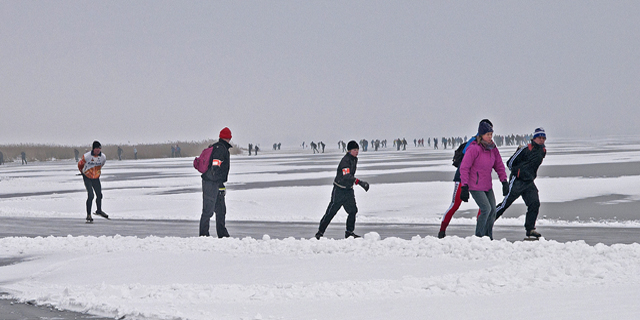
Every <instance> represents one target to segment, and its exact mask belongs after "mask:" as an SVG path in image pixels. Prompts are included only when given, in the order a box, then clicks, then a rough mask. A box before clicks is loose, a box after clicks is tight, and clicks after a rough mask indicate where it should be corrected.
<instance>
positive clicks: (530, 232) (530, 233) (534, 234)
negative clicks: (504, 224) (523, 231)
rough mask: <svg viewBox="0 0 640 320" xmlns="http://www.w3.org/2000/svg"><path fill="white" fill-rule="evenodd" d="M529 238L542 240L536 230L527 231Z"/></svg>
mask: <svg viewBox="0 0 640 320" xmlns="http://www.w3.org/2000/svg"><path fill="white" fill-rule="evenodd" d="M527 237H535V238H540V237H542V235H541V234H540V233H539V232H538V231H536V229H532V230H527Z"/></svg>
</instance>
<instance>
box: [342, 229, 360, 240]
mask: <svg viewBox="0 0 640 320" xmlns="http://www.w3.org/2000/svg"><path fill="white" fill-rule="evenodd" d="M349 237H353V238H360V236H359V235H357V234H355V233H353V231H345V232H344V238H345V239H346V238H349Z"/></svg>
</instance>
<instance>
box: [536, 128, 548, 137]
mask: <svg viewBox="0 0 640 320" xmlns="http://www.w3.org/2000/svg"><path fill="white" fill-rule="evenodd" d="M537 137H543V138H545V139H546V138H547V134H546V133H545V132H544V128H536V130H535V131H534V132H533V138H534V139H535V138H537Z"/></svg>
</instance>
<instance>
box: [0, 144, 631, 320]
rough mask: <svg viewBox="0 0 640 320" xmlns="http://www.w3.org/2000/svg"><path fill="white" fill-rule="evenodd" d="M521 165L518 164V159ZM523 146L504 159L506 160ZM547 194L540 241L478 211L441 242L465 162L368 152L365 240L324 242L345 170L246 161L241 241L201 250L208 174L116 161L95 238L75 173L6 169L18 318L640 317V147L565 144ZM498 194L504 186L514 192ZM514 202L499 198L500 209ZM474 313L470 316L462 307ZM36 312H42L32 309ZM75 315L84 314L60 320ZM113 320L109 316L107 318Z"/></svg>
mask: <svg viewBox="0 0 640 320" xmlns="http://www.w3.org/2000/svg"><path fill="white" fill-rule="evenodd" d="M510 149H511V150H510ZM513 150H515V147H503V148H501V153H502V155H503V156H504V159H505V160H506V159H507V158H508V157H509V156H510V154H511V153H512V152H513ZM548 150H549V152H548V154H547V158H546V159H545V161H544V163H543V165H542V167H541V170H540V176H539V178H538V180H537V185H538V188H539V189H540V198H541V201H542V206H541V214H540V219H539V221H538V230H539V231H540V232H541V233H542V234H543V235H545V236H547V237H548V239H552V240H541V241H539V242H523V241H519V240H521V239H522V237H523V235H524V230H523V227H522V224H523V221H524V217H523V214H524V205H523V204H522V203H521V202H517V203H516V204H514V206H512V208H510V209H509V210H508V211H507V213H506V214H505V215H506V218H505V219H500V220H498V222H497V224H496V227H495V229H494V236H495V237H496V241H489V240H488V239H486V238H476V237H474V236H470V235H471V234H472V233H473V229H474V224H475V221H474V219H473V216H474V215H475V212H476V211H477V208H475V204H474V203H473V201H471V202H470V203H465V204H463V206H462V207H461V211H459V212H458V213H457V214H456V216H455V217H454V220H452V222H451V224H450V226H449V228H448V229H447V234H448V236H447V237H446V238H445V239H437V238H435V237H434V236H435V235H436V234H437V229H438V225H439V221H440V216H441V215H442V213H443V212H444V210H446V209H447V207H448V205H449V201H450V197H451V193H452V191H453V190H452V189H453V182H452V181H451V179H452V177H453V172H454V167H452V166H451V165H450V162H451V161H450V158H451V155H452V152H453V151H452V150H430V149H422V148H421V149H418V148H410V150H407V151H404V152H397V151H379V152H363V153H361V154H360V156H359V159H360V160H359V166H358V172H357V176H358V177H360V178H361V179H364V180H367V181H369V182H370V183H371V190H370V191H369V192H367V193H365V192H364V191H363V190H361V189H359V188H357V189H356V199H357V201H358V206H359V213H358V223H357V224H356V232H358V233H360V234H363V235H364V237H363V238H362V239H346V240H345V239H341V233H342V231H343V230H344V229H343V228H344V220H345V216H346V215H345V214H344V213H343V212H340V213H338V215H337V216H336V219H334V221H333V222H332V224H331V225H330V227H329V229H328V230H327V234H326V235H327V237H326V238H323V239H321V240H320V241H317V240H315V239H309V238H310V237H312V235H313V233H314V232H315V229H316V227H317V223H318V221H319V219H320V217H321V216H322V214H323V213H324V210H325V208H326V206H327V204H328V202H329V197H330V192H331V181H332V179H333V176H334V173H335V169H336V166H337V163H338V161H339V159H340V158H341V156H342V154H341V153H339V152H337V151H335V152H331V153H327V154H322V155H313V154H310V152H303V151H301V150H286V151H282V152H279V153H274V152H264V153H263V154H261V155H260V156H258V157H247V156H235V157H233V158H232V165H231V173H230V176H229V183H228V185H227V186H228V190H229V191H228V196H227V207H228V214H227V217H228V220H229V223H228V226H229V231H230V233H231V235H232V237H233V238H230V239H216V238H199V237H195V235H196V232H197V220H198V219H199V215H200V210H201V192H200V178H199V175H198V174H197V172H196V171H195V170H194V169H193V168H192V167H191V161H192V158H180V159H155V160H140V161H131V160H129V161H108V162H107V164H106V166H105V168H104V169H103V177H102V179H101V180H102V185H103V190H104V196H105V198H104V204H103V206H104V209H105V211H107V212H108V213H110V214H111V216H112V217H113V220H111V221H106V220H101V219H97V220H96V221H95V222H94V224H92V225H87V224H85V223H84V216H85V213H84V201H85V197H86V194H85V191H84V187H83V184H82V180H81V178H80V177H78V176H76V175H75V174H76V171H77V169H76V167H75V163H73V161H52V162H41V163H33V164H31V163H30V164H29V165H28V166H20V165H16V164H11V165H8V166H2V167H0V191H1V193H0V225H2V230H0V292H2V293H3V296H2V297H4V298H11V299H15V300H17V301H20V302H29V303H30V304H34V305H38V306H43V307H39V308H37V309H36V308H35V307H28V306H26V305H24V304H19V306H14V305H11V304H10V303H7V302H6V301H5V302H3V303H0V311H2V312H3V315H4V312H5V310H6V311H7V312H10V313H11V314H9V313H7V314H9V315H8V316H7V317H8V319H23V318H24V317H27V316H33V317H35V318H43V319H47V317H49V318H52V317H53V318H56V319H75V318H78V319H79V318H94V317H96V318H97V317H104V318H109V319H122V318H123V319H139V320H151V319H153V320H156V319H171V320H175V319H185V320H186V319H193V320H200V319H202V320H204V319H207V320H209V319H338V318H345V317H346V318H349V319H363V320H364V319H391V320H394V319H402V320H405V319H427V318H438V319H469V318H476V319H492V320H496V319H498V320H499V319H505V320H506V319H509V320H510V319H516V318H517V319H521V320H522V319H526V320H528V319H531V320H537V319H540V318H548V319H603V320H604V319H607V320H608V319H611V318H615V319H636V318H637V315H638V314H639V313H640V307H639V305H638V304H637V299H638V297H639V296H638V292H640V245H639V244H638V243H637V238H638V235H639V234H640V232H639V231H640V229H639V227H640V222H639V221H638V214H637V213H638V212H639V210H638V209H639V208H640V207H639V204H638V200H640V186H639V184H638V180H639V179H638V178H639V176H640V143H638V142H637V141H625V142H622V141H619V140H618V141H616V140H610V141H599V142H598V143H593V142H592V143H589V144H587V143H576V142H570V141H564V142H562V141H561V142H556V143H550V144H549V145H548ZM498 187H499V185H498V182H497V180H496V181H495V186H494V188H498ZM500 200H501V199H498V201H500ZM460 306H465V307H464V308H460ZM25 308H27V309H26V310H25ZM51 308H53V309H62V310H66V311H74V312H77V313H69V312H53V311H49V310H50V309H51ZM101 319H102V318H101Z"/></svg>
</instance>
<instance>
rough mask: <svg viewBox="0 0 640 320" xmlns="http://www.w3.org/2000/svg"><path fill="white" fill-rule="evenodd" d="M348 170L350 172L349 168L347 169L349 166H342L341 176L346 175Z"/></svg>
mask: <svg viewBox="0 0 640 320" xmlns="http://www.w3.org/2000/svg"><path fill="white" fill-rule="evenodd" d="M350 172H351V170H349V168H344V169H342V175H343V176H346V175H348V174H349V173H350Z"/></svg>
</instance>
